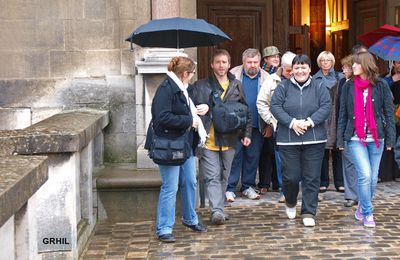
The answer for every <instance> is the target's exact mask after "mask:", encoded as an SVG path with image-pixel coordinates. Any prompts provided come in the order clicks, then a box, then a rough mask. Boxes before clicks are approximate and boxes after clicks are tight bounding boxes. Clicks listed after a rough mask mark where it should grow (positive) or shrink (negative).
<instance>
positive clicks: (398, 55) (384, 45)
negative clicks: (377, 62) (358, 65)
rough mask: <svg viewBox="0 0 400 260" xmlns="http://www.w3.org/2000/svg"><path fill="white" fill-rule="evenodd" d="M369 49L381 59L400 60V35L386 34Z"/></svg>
mask: <svg viewBox="0 0 400 260" xmlns="http://www.w3.org/2000/svg"><path fill="white" fill-rule="evenodd" d="M368 50H369V52H371V53H373V54H375V55H376V56H378V57H380V58H381V59H384V60H389V61H391V60H392V61H400V36H385V37H383V38H382V39H380V40H378V41H377V42H376V43H374V44H373V45H372V46H371V47H370V48H369V49H368Z"/></svg>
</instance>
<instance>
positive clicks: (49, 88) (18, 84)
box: [0, 79, 62, 107]
mask: <svg viewBox="0 0 400 260" xmlns="http://www.w3.org/2000/svg"><path fill="white" fill-rule="evenodd" d="M58 84H59V81H57V80H54V79H48V80H25V79H15V80H0V93H1V95H0V106H2V107H41V106H45V107H49V106H54V107H56V106H57V102H56V101H55V100H54V99H55V98H56V97H54V96H52V95H53V94H54V91H55V89H56V87H57V86H58ZM61 84H62V82H61ZM28 93H29V95H28ZM48 96H52V97H48ZM42 102H43V103H42Z"/></svg>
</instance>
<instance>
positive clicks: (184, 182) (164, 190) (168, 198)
mask: <svg viewBox="0 0 400 260" xmlns="http://www.w3.org/2000/svg"><path fill="white" fill-rule="evenodd" d="M159 168H160V175H161V182H162V184H161V189H160V196H159V198H158V205H157V222H156V233H157V235H158V236H160V235H164V234H168V233H172V229H173V227H174V224H175V208H176V193H177V192H178V186H179V188H180V193H181V204H182V222H184V223H185V224H188V225H195V224H197V223H198V222H199V220H198V217H197V213H196V210H195V208H196V185H197V180H196V164H195V157H194V156H191V157H190V158H189V159H187V160H186V162H185V163H184V164H183V165H180V166H166V165H159Z"/></svg>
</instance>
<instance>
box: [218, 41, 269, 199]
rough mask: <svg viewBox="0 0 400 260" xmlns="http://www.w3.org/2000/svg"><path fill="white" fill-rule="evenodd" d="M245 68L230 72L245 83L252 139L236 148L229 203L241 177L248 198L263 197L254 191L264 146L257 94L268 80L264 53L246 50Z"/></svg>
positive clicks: (229, 181) (230, 178)
mask: <svg viewBox="0 0 400 260" xmlns="http://www.w3.org/2000/svg"><path fill="white" fill-rule="evenodd" d="M242 61H243V65H240V66H237V67H235V68H233V69H232V70H231V73H232V74H233V75H235V77H236V78H237V79H238V80H240V81H241V82H242V85H243V89H244V93H245V97H246V102H247V105H248V107H249V110H250V112H251V119H252V128H253V129H252V136H251V140H249V141H250V143H246V142H245V141H246V140H242V141H241V142H238V144H237V146H236V149H235V157H234V159H233V163H232V167H231V172H230V175H229V178H228V187H227V191H226V194H225V196H226V200H227V201H228V202H233V201H234V200H235V197H236V195H235V191H236V186H237V184H238V182H239V179H240V177H242V186H241V188H240V191H241V192H242V194H243V195H244V196H246V197H247V198H249V199H259V198H260V195H259V194H257V193H256V192H255V190H254V189H253V187H255V185H256V184H255V182H256V174H257V168H258V161H259V159H260V152H261V147H262V143H263V136H262V134H261V131H262V127H261V123H262V120H261V119H260V118H259V115H258V112H257V106H256V101H257V95H258V92H259V91H260V88H261V85H262V84H263V83H264V81H265V80H266V79H267V78H268V77H269V75H268V73H266V72H265V71H264V70H262V69H261V68H260V62H261V53H260V51H259V50H257V49H252V48H250V49H247V50H245V51H244V52H243V55H242Z"/></svg>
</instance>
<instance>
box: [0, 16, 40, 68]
mask: <svg viewBox="0 0 400 260" xmlns="http://www.w3.org/2000/svg"><path fill="white" fill-rule="evenodd" d="M16 32H18V33H16ZM35 32H36V29H35V21H34V20H2V21H1V23H0V50H14V51H15V50H22V49H28V48H31V47H32V45H33V46H36V44H35V40H36V37H35ZM1 55H2V56H3V55H4V54H1ZM2 60H7V59H3V58H2ZM7 61H8V62H10V61H11V60H7ZM2 67H3V66H0V68H2ZM0 75H1V73H0Z"/></svg>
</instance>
